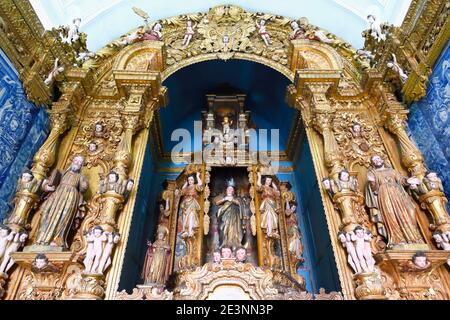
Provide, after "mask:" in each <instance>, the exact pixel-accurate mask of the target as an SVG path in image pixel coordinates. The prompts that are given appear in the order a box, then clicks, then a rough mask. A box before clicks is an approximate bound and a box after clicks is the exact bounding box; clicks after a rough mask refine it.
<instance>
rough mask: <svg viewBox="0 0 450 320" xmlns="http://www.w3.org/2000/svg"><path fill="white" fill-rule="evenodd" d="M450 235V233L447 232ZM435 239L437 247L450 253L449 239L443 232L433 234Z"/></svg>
mask: <svg viewBox="0 0 450 320" xmlns="http://www.w3.org/2000/svg"><path fill="white" fill-rule="evenodd" d="M447 233H450V232H447ZM433 239H434V241H436V246H437V247H438V248H440V249H442V250H446V251H450V242H449V237H448V236H447V235H446V234H445V233H443V232H442V231H439V230H437V231H435V232H434V233H433Z"/></svg>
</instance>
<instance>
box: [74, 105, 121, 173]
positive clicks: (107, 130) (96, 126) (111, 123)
mask: <svg viewBox="0 0 450 320" xmlns="http://www.w3.org/2000/svg"><path fill="white" fill-rule="evenodd" d="M122 131H123V129H122V124H121V121H120V117H119V116H117V115H114V114H112V113H111V112H107V111H101V112H94V113H91V114H89V118H87V119H86V120H85V121H83V123H82V124H81V125H80V130H79V133H78V135H77V137H76V139H75V141H74V143H73V149H72V150H73V151H72V152H73V154H82V155H84V156H85V158H86V166H87V167H88V168H91V167H95V166H98V165H101V166H102V167H103V168H104V169H105V171H109V170H110V169H111V166H112V160H113V159H114V156H115V153H116V151H117V147H118V145H119V143H120V136H121V134H122Z"/></svg>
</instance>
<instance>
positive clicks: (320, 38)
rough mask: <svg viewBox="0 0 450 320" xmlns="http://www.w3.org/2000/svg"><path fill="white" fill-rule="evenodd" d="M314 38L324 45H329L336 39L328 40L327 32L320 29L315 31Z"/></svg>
mask: <svg viewBox="0 0 450 320" xmlns="http://www.w3.org/2000/svg"><path fill="white" fill-rule="evenodd" d="M314 38H315V40H318V41H320V42H323V43H328V44H331V43H334V42H335V40H334V39H331V38H328V36H327V35H326V34H325V32H323V31H322V30H320V29H318V30H314Z"/></svg>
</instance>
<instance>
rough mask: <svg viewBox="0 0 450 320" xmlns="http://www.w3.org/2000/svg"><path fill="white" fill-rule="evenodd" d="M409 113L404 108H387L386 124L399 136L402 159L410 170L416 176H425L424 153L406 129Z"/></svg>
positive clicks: (385, 114) (387, 127)
mask: <svg viewBox="0 0 450 320" xmlns="http://www.w3.org/2000/svg"><path fill="white" fill-rule="evenodd" d="M407 113H408V111H407V110H404V109H397V108H395V109H389V110H386V111H385V113H384V116H385V122H384V126H385V127H386V129H388V130H389V131H390V132H391V133H393V134H394V135H395V136H396V137H397V140H398V142H399V145H400V150H401V154H402V161H403V164H404V165H405V166H406V167H407V168H408V171H409V172H410V173H411V174H412V175H414V176H416V177H419V178H423V177H424V175H425V173H426V171H427V170H426V168H425V166H424V164H423V156H422V153H421V152H420V151H419V149H418V148H417V147H416V146H415V144H414V143H413V142H412V141H411V139H410V138H409V137H408V134H407V133H406V130H405V129H406V122H405V121H406V118H407V116H406V115H407Z"/></svg>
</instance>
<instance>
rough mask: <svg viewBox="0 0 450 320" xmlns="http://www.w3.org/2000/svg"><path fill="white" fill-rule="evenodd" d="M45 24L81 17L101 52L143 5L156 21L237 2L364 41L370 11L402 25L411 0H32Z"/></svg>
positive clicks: (137, 21) (134, 21) (136, 21)
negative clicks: (304, 18)
mask: <svg viewBox="0 0 450 320" xmlns="http://www.w3.org/2000/svg"><path fill="white" fill-rule="evenodd" d="M30 2H31V4H32V5H33V7H34V9H35V11H36V13H37V14H38V16H39V18H40V20H41V21H42V24H43V25H44V27H45V28H46V29H50V28H52V27H56V26H60V25H66V24H69V23H70V21H71V20H72V19H73V18H76V17H80V18H81V19H82V23H81V27H80V29H81V31H84V32H86V33H87V34H88V48H89V49H90V50H93V51H96V50H98V49H100V48H101V47H103V46H104V45H106V44H108V43H109V42H110V41H112V40H114V39H116V38H118V37H119V36H121V35H122V34H124V33H126V32H128V31H129V30H131V29H134V28H136V27H137V26H139V25H141V24H142V19H141V18H140V17H138V16H137V15H136V14H135V13H134V12H133V11H132V9H131V8H132V7H133V6H136V7H139V8H142V9H144V10H145V11H147V12H148V13H149V15H150V18H151V20H158V19H162V18H167V17H171V16H176V15H180V14H185V13H195V12H206V11H208V9H209V8H211V7H214V6H217V5H222V4H233V5H238V6H240V7H242V8H244V9H245V10H247V11H252V12H265V13H273V14H278V15H282V16H285V17H289V18H300V17H307V18H308V20H309V21H310V23H312V24H314V25H317V26H319V27H322V28H324V29H327V30H328V31H330V32H333V33H334V34H336V35H337V36H339V37H341V38H343V39H344V40H346V41H348V42H349V43H350V44H352V45H353V46H354V47H355V48H360V47H362V46H363V39H362V37H361V31H362V30H364V29H366V28H367V22H366V16H367V15H368V14H374V15H375V16H376V17H377V18H378V19H379V20H380V21H387V22H390V23H392V24H394V25H400V24H401V22H402V21H403V18H404V16H405V14H406V11H407V10H408V7H409V5H410V3H411V0H314V1H311V0H240V1H239V0H227V1H223V0H189V1H180V0H153V1H148V0H95V1H92V0H30Z"/></svg>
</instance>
